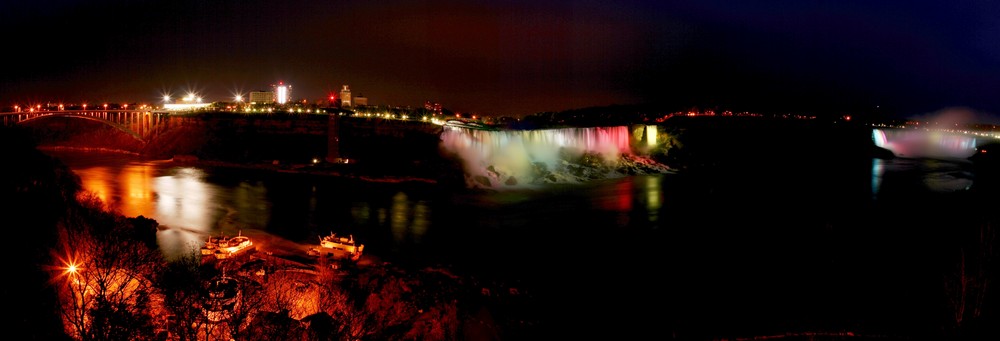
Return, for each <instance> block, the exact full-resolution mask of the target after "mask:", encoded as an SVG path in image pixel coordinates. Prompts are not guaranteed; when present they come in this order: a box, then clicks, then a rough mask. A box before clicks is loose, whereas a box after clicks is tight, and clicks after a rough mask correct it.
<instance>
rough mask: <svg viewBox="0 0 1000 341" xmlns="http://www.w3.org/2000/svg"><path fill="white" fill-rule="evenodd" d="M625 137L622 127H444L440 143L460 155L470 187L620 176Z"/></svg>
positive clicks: (660, 169) (627, 151)
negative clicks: (540, 128)
mask: <svg viewBox="0 0 1000 341" xmlns="http://www.w3.org/2000/svg"><path fill="white" fill-rule="evenodd" d="M630 136H631V135H630V133H629V129H628V127H626V126H616V127H589V128H561V129H544V130H524V131H518V130H509V131H488V130H475V129H466V128H460V127H445V129H444V131H443V132H442V134H441V141H442V142H441V147H442V150H443V151H445V152H446V153H449V154H453V155H455V156H457V157H459V158H461V160H462V163H463V168H464V171H465V174H466V180H467V182H468V184H469V185H470V186H472V187H489V188H500V187H524V186H531V185H534V184H542V183H560V182H578V181H581V180H587V179H597V178H609V177H617V176H623V175H625V174H624V173H622V172H621V170H620V166H621V162H622V159H623V157H626V158H627V157H632V156H634V155H633V153H632V150H631V147H630ZM654 168H656V167H654ZM666 170H667V168H666V166H662V165H660V166H658V168H656V171H657V172H663V171H666Z"/></svg>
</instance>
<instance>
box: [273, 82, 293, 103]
mask: <svg viewBox="0 0 1000 341" xmlns="http://www.w3.org/2000/svg"><path fill="white" fill-rule="evenodd" d="M271 87H272V88H273V89H274V101H275V102H278V104H285V103H288V100H289V99H290V98H292V86H291V85H288V84H285V82H278V84H277V85H272V86H271Z"/></svg>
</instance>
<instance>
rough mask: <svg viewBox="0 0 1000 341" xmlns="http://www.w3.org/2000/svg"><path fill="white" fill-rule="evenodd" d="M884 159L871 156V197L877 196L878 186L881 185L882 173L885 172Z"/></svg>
mask: <svg viewBox="0 0 1000 341" xmlns="http://www.w3.org/2000/svg"><path fill="white" fill-rule="evenodd" d="M884 163H885V161H882V159H879V158H872V198H873V199H874V198H877V197H878V191H879V188H881V187H882V173H884V172H885V165H884Z"/></svg>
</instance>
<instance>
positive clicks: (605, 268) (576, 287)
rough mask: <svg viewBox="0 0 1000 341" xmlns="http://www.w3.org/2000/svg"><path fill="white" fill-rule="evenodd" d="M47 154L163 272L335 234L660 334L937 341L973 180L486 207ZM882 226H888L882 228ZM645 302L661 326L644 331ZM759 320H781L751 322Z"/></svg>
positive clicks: (830, 179)
mask: <svg viewBox="0 0 1000 341" xmlns="http://www.w3.org/2000/svg"><path fill="white" fill-rule="evenodd" d="M49 153H50V154H52V155H55V156H57V157H58V158H60V159H61V160H62V161H63V162H64V163H66V164H68V165H69V166H70V168H71V169H73V170H74V171H75V172H76V173H77V174H79V175H80V178H81V180H82V183H83V187H84V189H86V190H88V191H91V192H94V193H96V195H98V196H99V197H100V198H102V199H103V200H104V201H105V202H106V203H108V205H109V206H110V207H112V208H114V209H117V210H119V211H121V213H123V214H125V215H127V216H139V215H142V216H146V217H149V218H153V219H155V220H156V221H158V222H159V223H160V224H161V226H162V227H164V228H163V229H162V230H161V231H160V232H159V242H160V246H161V247H162V248H163V251H164V252H165V253H166V254H167V255H168V256H172V257H175V256H177V255H180V254H183V253H185V252H194V250H195V248H197V247H198V246H200V245H201V243H202V241H203V240H204V239H205V238H206V237H207V236H208V235H209V234H217V233H226V234H235V233H238V232H242V233H244V234H247V235H251V236H252V237H254V238H255V244H256V245H258V246H260V247H261V248H282V249H287V250H291V251H292V252H294V251H296V250H299V251H302V252H304V250H305V249H304V247H307V246H310V245H315V244H316V243H317V242H318V239H317V238H318V237H319V236H321V235H325V234H327V233H329V232H331V231H336V232H338V233H348V234H353V235H354V236H355V237H356V238H358V239H360V240H361V241H362V242H363V243H364V244H365V245H366V246H365V251H366V253H368V254H371V255H374V256H377V257H378V258H381V259H383V260H386V261H391V262H394V263H415V264H447V265H452V266H456V267H457V268H461V269H464V270H466V271H471V272H479V273H480V274H489V275H491V276H496V277H501V278H513V279H515V280H520V279H527V280H534V284H535V286H534V288H535V289H536V291H535V293H536V294H538V295H539V297H544V299H540V300H541V303H540V306H539V314H541V315H543V316H564V315H566V314H569V315H571V316H573V317H574V320H575V321H579V324H580V325H584V324H588V323H591V322H593V323H608V322H609V321H610V322H612V324H610V325H622V326H625V325H629V326H633V327H632V328H637V329H634V330H636V331H641V330H643V329H642V328H651V327H650V326H655V325H658V324H659V323H662V321H663V320H664V319H666V320H670V321H674V322H675V323H680V324H684V325H683V326H681V327H680V328H689V329H692V330H696V329H698V328H704V330H711V331H713V332H722V333H724V332H725V331H726V330H733V331H735V330H740V328H744V329H743V330H753V328H754V327H755V326H757V325H761V324H764V323H778V322H780V321H797V320H800V319H801V320H808V321H813V322H816V321H819V322H817V323H825V322H826V321H829V320H831V319H834V320H840V321H841V322H843V323H858V324H861V323H869V324H874V323H876V322H873V321H874V320H872V319H871V318H870V317H871V316H873V315H875V316H897V317H898V319H899V320H900V321H903V322H900V323H907V324H913V325H914V326H915V327H916V328H923V327H921V326H923V325H927V326H930V325H932V322H934V321H935V320H934V319H935V318H937V317H935V316H936V315H935V314H938V311H937V310H934V309H936V308H934V307H933V306H932V305H930V304H928V303H927V302H930V301H933V300H936V299H938V298H939V296H937V295H939V294H940V292H939V291H938V290H940V285H941V284H940V282H939V280H940V276H939V274H938V273H936V272H935V271H937V270H936V269H938V267H939V266H940V265H941V264H940V260H938V259H936V258H935V253H934V252H937V251H935V250H937V249H935V248H936V247H938V246H933V243H936V242H937V241H938V240H939V239H940V238H937V237H934V235H932V234H930V233H926V234H925V233H923V232H921V231H924V230H926V231H933V230H932V229H933V228H935V227H936V226H939V225H941V224H942V223H941V222H947V221H948V219H949V215H955V216H958V215H959V214H960V213H958V212H951V211H949V209H950V207H945V208H939V207H936V206H934V205H938V203H940V202H944V203H947V202H948V201H934V200H928V199H929V198H933V197H934V196H935V195H938V194H941V193H950V192H955V191H961V190H964V189H966V188H968V187H969V186H971V183H972V180H973V176H972V174H971V172H970V171H969V169H970V167H969V164H968V163H967V162H963V161H940V160H918V159H897V160H872V161H871V162H867V161H865V162H862V163H859V164H858V165H857V167H855V166H853V165H852V166H848V167H839V166H838V167H831V168H832V169H834V170H829V171H823V170H822V169H809V171H808V172H806V171H803V170H802V169H799V168H802V167H799V168H795V167H796V165H795V164H794V162H789V163H788V165H785V166H779V165H771V166H769V167H767V168H766V169H760V168H762V167H761V165H746V166H740V167H741V168H736V169H723V170H714V171H715V172H716V173H712V174H688V175H686V176H680V175H669V174H667V175H651V176H634V177H625V178H619V179H608V180H601V181H594V182H591V183H586V184H579V185H553V186H548V187H546V188H545V189H536V190H519V191H510V192H495V193H482V192H471V191H463V190H448V189H444V188H442V187H440V186H438V185H435V184H428V183H423V182H415V183H379V182H364V181H357V180H350V179H343V178H332V177H314V176H305V175H300V174H299V175H297V174H285V173H268V172H259V171H252V170H240V169H221V168H218V169H214V168H198V167H183V166H178V165H176V164H174V163H171V162H169V161H146V160H139V159H137V158H133V157H127V156H123V155H118V154H93V153H79V152H62V151H60V152H55V151H50V152H49ZM863 161H864V160H863ZM831 165H834V163H831ZM879 201H883V202H882V203H881V204H879V205H881V206H878V205H875V203H877V202H879ZM876 206H878V207H882V208H878V207H876ZM873 207H874V208H873ZM885 208H891V209H892V211H887V212H891V213H893V214H892V215H886V214H880V215H876V217H879V218H875V219H873V218H871V217H872V216H873V215H872V213H873V212H878V211H877V210H879V209H885ZM900 208H901V209H903V211H900V210H898V209H900ZM910 209H912V210H913V211H914V212H920V213H922V215H920V216H912V218H904V220H905V222H903V223H900V224H899V226H897V222H898V219H899V218H896V215H895V214H897V213H898V212H910V211H908V210H910ZM930 214H933V216H932V215H930ZM898 231H914V232H913V233H912V234H911V235H900V234H899V232H898ZM908 233H909V232H908ZM899 238H903V239H904V240H905V242H898V241H897V239H899ZM257 241H261V243H260V244H258V242H257ZM932 251H933V252H932ZM887 264H892V266H891V269H892V271H887V270H886V269H887V268H888V267H887V266H886V265H887ZM880 288H893V290H892V291H886V290H883V289H880ZM594 292H601V293H605V294H602V295H594V294H593V293H594ZM607 293H613V294H607ZM581 297H586V300H581V299H580V298H581ZM634 302H642V303H643V304H644V305H646V306H648V307H651V308H655V309H660V310H659V311H658V313H655V314H644V313H640V311H646V310H643V309H639V310H638V311H637V310H635V309H634V308H633V306H634V304H635V303H634ZM803 302H808V306H806V305H804V303H803ZM762 306H768V307H771V308H773V312H768V313H766V314H765V313H762V312H760V311H758V310H756V309H755V308H754V307H762ZM547 309H549V310H547ZM609 312H614V313H609ZM699 323H706V325H703V326H699ZM803 323H808V322H803ZM877 323H879V324H881V323H883V322H881V321H880V322H877ZM745 328H750V329H745ZM910 328H914V327H910Z"/></svg>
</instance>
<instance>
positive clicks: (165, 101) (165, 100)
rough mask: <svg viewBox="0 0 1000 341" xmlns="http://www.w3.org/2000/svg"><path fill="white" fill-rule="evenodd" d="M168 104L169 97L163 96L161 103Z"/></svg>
mask: <svg viewBox="0 0 1000 341" xmlns="http://www.w3.org/2000/svg"><path fill="white" fill-rule="evenodd" d="M168 102H170V95H163V103H168Z"/></svg>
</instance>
